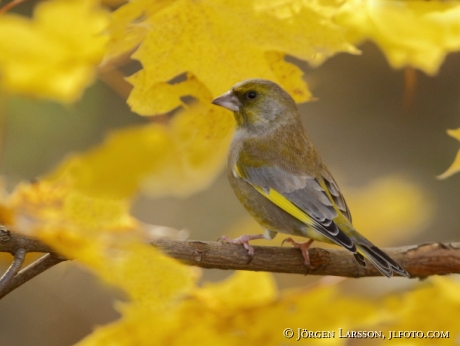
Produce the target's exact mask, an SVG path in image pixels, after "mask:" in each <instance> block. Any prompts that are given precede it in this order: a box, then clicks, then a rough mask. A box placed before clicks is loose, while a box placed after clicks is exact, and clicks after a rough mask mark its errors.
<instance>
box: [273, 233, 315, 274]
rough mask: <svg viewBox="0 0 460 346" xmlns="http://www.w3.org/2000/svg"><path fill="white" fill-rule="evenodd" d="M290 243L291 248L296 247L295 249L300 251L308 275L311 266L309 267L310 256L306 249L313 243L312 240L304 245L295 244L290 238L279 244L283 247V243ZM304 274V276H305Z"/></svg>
mask: <svg viewBox="0 0 460 346" xmlns="http://www.w3.org/2000/svg"><path fill="white" fill-rule="evenodd" d="M286 242H288V243H291V245H292V246H293V247H296V248H299V249H300V250H301V251H302V256H303V258H304V263H305V267H307V272H306V274H308V273H309V272H310V268H311V265H310V256H309V254H308V248H309V247H310V245H311V244H312V243H313V239H310V240H309V241H307V242H305V243H298V242H296V241H295V240H294V239H292V238H286V239H284V240H283V241H282V242H281V245H283V244H284V243H286ZM306 274H305V275H306Z"/></svg>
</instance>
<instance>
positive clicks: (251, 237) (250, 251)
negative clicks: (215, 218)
mask: <svg viewBox="0 0 460 346" xmlns="http://www.w3.org/2000/svg"><path fill="white" fill-rule="evenodd" d="M262 238H264V235H263V234H250V235H242V236H241V237H238V238H235V239H231V238H229V237H227V236H225V235H223V236H221V237H220V238H219V239H217V241H221V242H225V243H232V244H242V245H243V246H244V248H245V249H246V250H247V251H248V256H249V261H248V263H249V262H251V261H252V258H253V257H254V248H253V247H252V246H251V245H249V241H250V240H254V239H262Z"/></svg>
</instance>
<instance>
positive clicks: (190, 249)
mask: <svg viewBox="0 0 460 346" xmlns="http://www.w3.org/2000/svg"><path fill="white" fill-rule="evenodd" d="M151 244H152V245H154V246H156V247H158V248H160V249H161V250H163V251H164V252H165V253H166V254H167V255H169V256H171V257H173V258H176V259H178V260H179V261H181V262H183V263H186V264H188V265H194V266H198V267H203V268H216V269H235V270H252V271H268V272H275V273H292V274H306V268H305V265H304V259H303V256H302V253H301V251H300V249H296V248H288V247H272V246H254V250H255V252H254V258H253V259H252V261H250V262H249V263H248V260H249V257H248V255H247V251H246V250H245V249H244V248H243V246H241V245H237V244H229V243H219V242H204V241H194V240H189V241H177V240H170V239H159V240H156V241H154V242H152V243H151ZM383 250H384V251H385V252H386V253H387V254H388V255H389V256H390V257H391V258H393V259H394V260H395V261H397V262H398V263H399V264H401V265H402V266H403V267H404V268H405V269H406V270H407V271H408V272H409V273H410V275H411V277H413V278H417V277H418V278H424V277H427V276H430V275H445V274H454V273H460V243H446V244H443V243H430V244H421V245H414V246H405V247H400V248H389V249H383ZM309 255H310V262H311V268H310V272H309V273H308V274H309V275H336V276H345V277H354V278H359V277H365V276H382V274H381V273H380V272H379V271H378V270H377V269H376V268H375V267H374V266H373V265H372V264H369V265H368V266H367V267H366V268H363V267H361V266H360V265H359V264H358V263H357V262H356V260H355V259H354V257H353V255H352V254H351V253H350V252H349V251H345V250H338V249H329V248H328V249H323V248H311V249H309Z"/></svg>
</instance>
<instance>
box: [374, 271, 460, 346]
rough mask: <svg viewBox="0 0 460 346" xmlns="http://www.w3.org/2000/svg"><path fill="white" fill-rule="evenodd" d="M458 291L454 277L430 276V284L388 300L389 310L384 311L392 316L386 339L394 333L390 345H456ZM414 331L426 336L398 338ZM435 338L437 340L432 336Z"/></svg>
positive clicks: (459, 330)
mask: <svg viewBox="0 0 460 346" xmlns="http://www.w3.org/2000/svg"><path fill="white" fill-rule="evenodd" d="M459 289H460V284H459V282H458V281H456V280H455V279H454V278H453V277H439V276H436V277H430V278H429V279H428V282H426V283H425V284H423V285H420V286H419V287H417V288H415V289H414V290H413V291H410V292H406V293H404V294H403V295H401V296H400V295H396V296H390V297H388V298H387V299H386V300H385V308H386V310H387V311H386V312H383V311H382V313H387V314H388V316H391V318H390V320H389V321H388V322H387V323H385V325H383V329H384V330H385V331H386V333H387V334H386V335H387V339H389V338H390V331H391V332H394V333H395V334H393V335H392V337H391V343H392V344H395V345H398V346H399V345H414V344H416V345H446V344H454V343H455V342H456V341H458V340H459V338H460V324H458V323H457V316H458V315H459V313H460V298H459V296H458V291H459ZM440 306H442V309H440V308H439V307H440ZM411 331H412V332H417V333H419V332H421V333H423V335H422V334H416V335H415V336H412V337H407V336H399V337H398V332H411ZM430 331H431V332H433V331H436V332H443V333H444V335H445V336H446V335H447V337H445V336H444V337H441V334H428V332H430ZM446 333H447V334H446ZM403 335H404V334H403ZM405 335H410V334H409V333H406V334H405ZM430 335H431V336H430ZM435 335H438V337H433V336H435ZM420 336H422V337H420ZM414 341H415V342H414Z"/></svg>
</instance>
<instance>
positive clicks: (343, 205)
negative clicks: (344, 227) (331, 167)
mask: <svg viewBox="0 0 460 346" xmlns="http://www.w3.org/2000/svg"><path fill="white" fill-rule="evenodd" d="M321 176H322V177H323V180H324V183H325V184H326V188H327V190H328V191H329V193H330V194H331V197H332V199H333V201H334V203H335V205H336V206H337V208H339V209H340V211H341V212H342V214H343V215H344V216H345V217H346V218H347V219H348V221H350V223H351V222H352V220H351V213H350V209H349V208H348V206H347V202H346V201H345V198H344V197H343V195H342V193H341V192H340V189H339V186H338V185H337V183H336V182H335V180H334V178H333V177H332V175H331V173H329V172H328V171H327V170H323V171H322V172H321Z"/></svg>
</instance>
